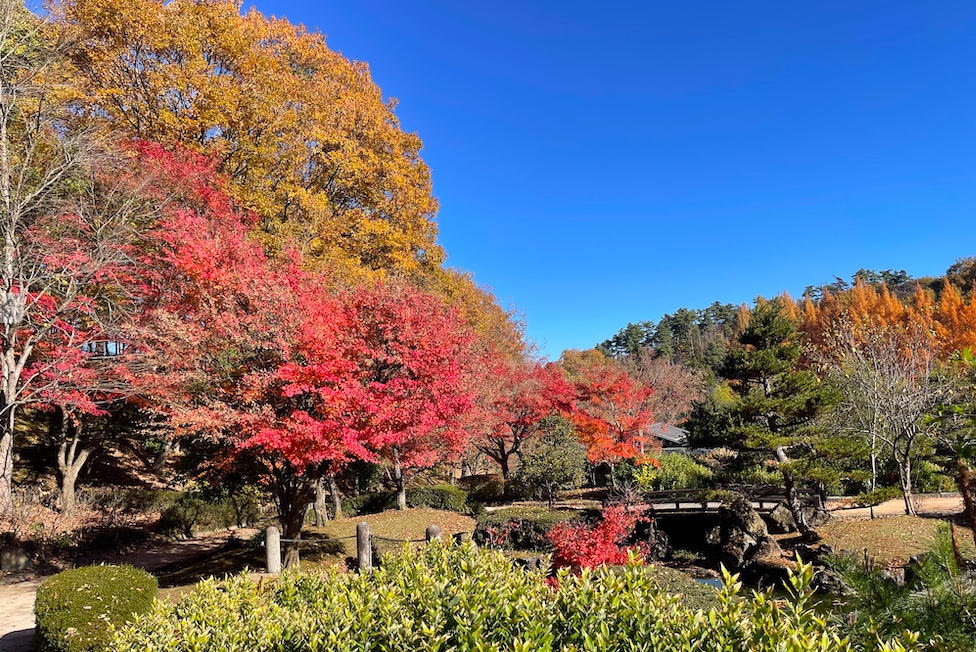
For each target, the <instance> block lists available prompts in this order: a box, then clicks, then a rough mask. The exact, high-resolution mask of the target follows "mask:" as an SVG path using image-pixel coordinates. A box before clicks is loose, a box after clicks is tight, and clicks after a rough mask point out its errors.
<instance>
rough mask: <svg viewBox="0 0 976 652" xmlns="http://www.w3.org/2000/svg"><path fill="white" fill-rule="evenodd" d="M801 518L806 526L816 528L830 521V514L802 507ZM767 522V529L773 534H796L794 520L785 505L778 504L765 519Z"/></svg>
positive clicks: (822, 510) (817, 509) (815, 508)
mask: <svg viewBox="0 0 976 652" xmlns="http://www.w3.org/2000/svg"><path fill="white" fill-rule="evenodd" d="M803 516H804V517H805V518H806V520H807V524H808V525H809V526H810V527H812V528H817V527H820V526H821V525H823V524H824V523H826V522H827V521H829V520H830V514H829V513H828V512H827V511H826V510H824V509H819V508H817V507H804V508H803ZM766 518H767V519H768V520H769V529H770V531H771V532H774V533H775V534H788V533H790V532H796V519H794V518H793V513H792V512H791V511H790V509H789V507H787V506H786V503H780V504H779V505H777V506H776V507H775V508H773V511H771V512H770V513H769V515H768V516H767V517H766Z"/></svg>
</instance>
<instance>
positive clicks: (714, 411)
mask: <svg viewBox="0 0 976 652" xmlns="http://www.w3.org/2000/svg"><path fill="white" fill-rule="evenodd" d="M722 375H723V376H724V377H725V378H726V379H727V387H728V389H729V390H730V391H729V392H728V394H726V397H725V400H721V401H719V400H715V399H714V397H713V398H712V400H706V401H704V402H702V403H701V404H699V405H698V406H696V409H695V411H694V413H693V414H692V419H691V421H690V422H689V428H690V429H691V430H692V434H693V441H694V443H695V445H714V444H718V445H724V446H728V447H730V448H733V449H734V450H736V451H737V452H738V453H739V455H740V458H741V459H742V460H743V461H755V462H759V463H765V464H767V465H770V466H772V465H775V467H776V468H778V470H779V472H780V474H781V475H782V479H783V485H784V489H785V492H786V497H787V505H788V507H789V509H790V512H791V513H792V514H793V518H794V519H795V520H796V523H797V527H798V528H799V530H800V531H801V532H802V533H803V534H808V533H809V532H811V528H810V526H809V525H808V524H807V522H806V519H805V517H804V515H803V513H802V510H801V505H800V502H799V499H798V495H797V489H798V488H799V485H800V484H807V485H810V484H813V485H815V486H819V485H821V484H823V483H824V482H825V481H826V480H827V479H828V477H829V469H830V464H829V460H830V457H831V456H830V454H829V451H830V450H831V449H832V446H831V445H830V442H829V440H828V439H827V438H826V436H825V435H824V433H823V432H822V431H821V430H820V429H819V428H818V426H817V424H816V420H817V418H818V417H820V416H821V415H823V414H825V413H826V412H827V411H829V410H830V409H831V408H832V406H833V405H834V404H835V403H836V400H837V398H836V397H837V393H836V391H835V390H834V389H833V388H832V387H831V386H829V385H827V384H824V383H823V382H821V380H820V379H819V378H818V377H817V375H816V374H815V373H814V372H813V371H811V370H809V369H804V368H803V367H802V366H801V364H800V333H799V332H798V330H797V321H796V320H795V319H793V318H792V317H790V316H789V314H788V312H787V310H786V304H785V301H784V300H782V299H774V300H772V301H762V300H759V301H758V302H757V304H756V308H755V309H754V310H753V312H752V315H751V317H750V319H749V324H748V326H746V327H745V329H744V330H743V331H742V333H741V334H740V335H739V337H738V338H737V340H736V341H735V342H734V343H733V345H732V348H731V350H730V351H729V353H728V354H727V355H726V356H725V360H724V362H723V366H722Z"/></svg>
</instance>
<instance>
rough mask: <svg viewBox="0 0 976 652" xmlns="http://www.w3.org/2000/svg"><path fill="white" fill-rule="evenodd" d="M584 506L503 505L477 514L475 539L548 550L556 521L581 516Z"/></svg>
mask: <svg viewBox="0 0 976 652" xmlns="http://www.w3.org/2000/svg"><path fill="white" fill-rule="evenodd" d="M586 514H587V512H586V511H584V510H578V509H573V510H565V509H560V510H551V509H548V508H546V507H503V508H501V509H496V510H494V511H491V512H485V513H483V514H480V515H479V516H478V524H477V525H476V526H475V531H474V535H473V536H474V541H475V543H477V544H478V545H479V546H489V547H493V548H505V549H507V550H524V551H531V552H548V551H550V550H552V545H551V544H550V543H549V530H551V529H552V528H553V526H555V525H556V524H557V523H561V522H563V521H569V520H573V519H577V518H582V517H584V516H585V515H586Z"/></svg>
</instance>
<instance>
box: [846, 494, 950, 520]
mask: <svg viewBox="0 0 976 652" xmlns="http://www.w3.org/2000/svg"><path fill="white" fill-rule="evenodd" d="M915 505H916V509H917V510H918V514H919V516H952V515H954V514H959V513H960V512H962V496H959V495H955V496H919V497H918V498H917V500H916V502H915ZM827 509H828V511H830V515H831V516H832V517H833V518H836V519H841V520H856V519H863V518H871V509H870V508H869V507H844V506H843V504H842V503H828V504H827ZM904 513H905V501H904V499H902V498H895V499H894V500H889V501H887V502H883V503H881V504H880V505H875V506H874V515H875V516H876V517H877V516H900V515H902V514H904Z"/></svg>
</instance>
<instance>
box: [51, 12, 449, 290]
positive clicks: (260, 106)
mask: <svg viewBox="0 0 976 652" xmlns="http://www.w3.org/2000/svg"><path fill="white" fill-rule="evenodd" d="M50 9H51V12H52V15H53V16H54V17H55V19H56V20H58V21H60V22H61V23H62V24H63V25H65V26H67V27H69V28H71V29H74V30H76V31H77V37H78V39H79V43H80V46H79V48H78V49H77V51H76V55H75V57H74V59H75V61H74V62H75V64H76V66H77V68H78V71H79V74H78V75H77V77H76V79H75V87H76V95H77V98H76V103H77V107H78V114H79V115H81V116H86V117H89V118H90V117H92V116H94V117H96V118H99V119H101V120H103V121H104V122H105V123H106V126H107V127H108V128H111V129H114V130H120V131H122V132H123V133H126V134H128V135H130V136H132V137H135V138H143V139H148V140H154V141H158V142H162V143H168V142H179V143H181V144H183V145H184V146H186V147H188V148H190V149H192V150H195V151H198V152H201V153H204V154H206V155H208V156H210V157H211V158H212V159H213V160H214V161H215V163H216V165H217V166H218V169H219V171H220V172H222V173H223V174H224V175H226V177H227V178H228V180H229V190H230V192H231V193H232V194H233V196H234V197H235V199H237V200H238V201H239V202H240V203H241V204H243V205H244V206H246V207H248V208H250V209H253V210H254V211H256V212H257V213H258V214H259V215H260V216H261V217H262V222H261V226H262V230H263V231H264V233H265V234H266V244H267V245H268V246H269V247H270V248H271V249H274V248H276V247H279V246H281V245H282V244H283V243H285V242H287V243H290V244H296V243H297V245H298V247H299V248H300V249H301V251H302V253H303V254H304V255H305V256H306V258H308V259H309V260H312V261H317V262H319V263H322V264H325V265H328V266H329V267H330V268H331V269H332V270H334V271H335V272H337V273H338V274H339V276H341V277H343V278H353V279H356V278H365V277H371V276H375V275H376V274H375V273H376V272H385V271H387V270H395V271H398V272H405V273H407V274H413V273H416V272H419V271H423V270H424V269H430V268H436V267H437V266H439V265H440V264H441V262H442V260H443V254H442V252H441V249H440V248H439V247H438V246H437V244H436V243H435V238H436V227H435V224H434V222H433V218H434V215H435V213H436V210H437V203H436V200H435V199H434V198H433V197H432V195H431V181H430V174H429V170H428V168H427V166H426V165H425V164H424V162H423V160H422V159H421V158H420V155H419V152H420V149H421V141H420V139H419V138H418V137H417V136H416V135H415V134H411V133H405V132H403V131H402V130H401V129H400V126H399V123H398V121H397V118H396V116H395V114H394V107H395V101H393V100H384V99H383V96H382V94H381V92H380V89H379V88H378V87H377V86H376V85H375V84H374V83H373V81H372V79H371V77H370V74H369V69H368V68H367V66H366V65H365V64H363V63H356V62H352V61H349V60H348V59H346V58H344V57H343V56H342V55H341V54H339V53H337V52H334V51H332V50H330V49H329V48H328V47H327V45H326V41H325V37H324V36H323V35H322V34H320V33H317V32H310V31H308V30H306V29H305V28H304V27H302V26H300V25H293V24H292V23H290V22H288V21H287V20H284V19H278V18H274V17H271V18H268V17H266V16H264V15H262V14H260V13H259V12H257V11H255V10H253V9H252V10H250V11H248V12H246V13H243V14H242V13H241V5H240V3H239V2H235V1H231V0H206V1H199V0H173V1H170V2H166V1H164V0H62V1H61V2H57V1H55V4H54V5H52V6H51V7H50Z"/></svg>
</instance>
